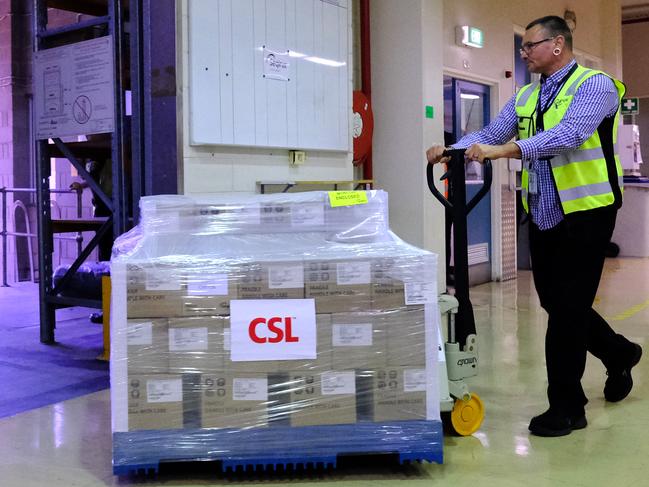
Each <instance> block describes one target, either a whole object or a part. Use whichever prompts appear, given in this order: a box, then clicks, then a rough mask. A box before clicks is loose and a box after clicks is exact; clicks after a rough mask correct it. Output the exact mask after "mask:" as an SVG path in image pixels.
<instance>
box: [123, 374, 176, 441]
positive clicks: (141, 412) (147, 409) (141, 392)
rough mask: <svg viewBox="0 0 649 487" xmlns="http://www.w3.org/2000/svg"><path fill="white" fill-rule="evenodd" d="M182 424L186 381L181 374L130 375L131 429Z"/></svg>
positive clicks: (154, 428)
mask: <svg viewBox="0 0 649 487" xmlns="http://www.w3.org/2000/svg"><path fill="white" fill-rule="evenodd" d="M182 427H183V381H182V377H181V376H180V375H171V374H158V375H155V374H152V375H132V376H129V377H128V429H129V431H136V430H156V429H164V430H167V429H178V428H182Z"/></svg>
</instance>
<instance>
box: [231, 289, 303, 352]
mask: <svg viewBox="0 0 649 487" xmlns="http://www.w3.org/2000/svg"><path fill="white" fill-rule="evenodd" d="M230 326H231V333H232V338H231V339H232V344H231V350H230V353H231V359H232V360H233V361H235V362H247V361H257V360H304V359H315V358H316V319H315V301H314V300H313V299H235V300H232V301H231V302H230Z"/></svg>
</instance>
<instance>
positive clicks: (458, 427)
mask: <svg viewBox="0 0 649 487" xmlns="http://www.w3.org/2000/svg"><path fill="white" fill-rule="evenodd" d="M483 419H484V404H483V403H482V399H480V396H478V395H477V394H473V393H472V394H471V399H469V400H468V401H464V400H462V399H457V400H456V401H455V405H454V406H453V411H451V424H452V425H453V428H454V429H455V431H456V432H457V434H459V435H462V436H469V435H472V434H473V433H475V432H476V431H478V428H480V425H481V424H482V420H483Z"/></svg>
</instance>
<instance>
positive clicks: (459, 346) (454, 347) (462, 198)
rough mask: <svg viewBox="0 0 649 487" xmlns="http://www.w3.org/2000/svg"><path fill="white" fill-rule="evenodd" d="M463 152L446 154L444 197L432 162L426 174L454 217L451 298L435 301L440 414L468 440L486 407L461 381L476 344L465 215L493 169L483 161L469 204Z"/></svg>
mask: <svg viewBox="0 0 649 487" xmlns="http://www.w3.org/2000/svg"><path fill="white" fill-rule="evenodd" d="M464 152H465V150H464V149H452V150H447V151H445V152H444V155H445V156H450V158H451V160H450V161H449V163H448V170H447V172H446V173H445V174H444V175H443V176H442V178H441V179H442V180H444V179H446V180H448V198H446V197H445V196H444V195H442V193H440V192H439V191H438V190H437V188H436V187H435V179H434V176H433V166H432V165H430V164H429V165H428V167H427V169H426V176H427V179H428V187H429V189H430V191H431V192H432V193H433V196H435V198H437V199H438V200H439V201H440V202H441V203H442V204H443V205H444V206H445V207H446V208H447V209H448V210H449V214H450V215H451V217H452V219H453V259H454V267H455V273H454V274H455V294H454V295H453V296H451V295H441V296H440V297H439V308H440V313H441V315H442V316H446V317H447V320H448V323H447V339H446V341H445V342H444V340H441V339H440V343H444V350H443V351H442V350H441V349H440V350H439V362H440V365H441V366H440V367H439V374H440V377H439V379H440V384H441V385H440V399H441V411H442V412H443V413H449V412H450V419H451V424H452V426H453V429H454V430H455V431H456V432H457V433H458V434H460V435H462V436H468V435H471V434H473V433H475V432H476V431H477V430H478V428H480V425H481V424H482V420H483V419H484V405H483V403H482V400H481V399H480V397H479V396H478V395H477V394H475V393H471V392H469V388H468V385H467V384H466V382H465V381H464V379H467V378H469V377H474V376H476V375H477V374H478V342H477V335H476V328H475V319H474V316H473V306H472V305H471V300H470V299H469V258H468V253H467V250H468V238H467V216H468V215H469V213H470V212H471V210H473V208H475V207H476V205H477V204H478V203H479V202H480V200H481V199H482V198H483V197H484V196H485V195H486V194H487V193H488V192H489V188H490V186H491V177H492V168H491V161H490V160H488V159H485V161H484V180H483V185H482V187H481V188H480V190H479V191H478V193H477V194H476V195H475V196H474V197H473V198H472V199H471V201H469V202H468V203H467V202H466V182H465V179H464V177H465V176H464V174H465V172H464V164H465V160H464ZM440 338H441V337H440ZM442 362H443V363H442Z"/></svg>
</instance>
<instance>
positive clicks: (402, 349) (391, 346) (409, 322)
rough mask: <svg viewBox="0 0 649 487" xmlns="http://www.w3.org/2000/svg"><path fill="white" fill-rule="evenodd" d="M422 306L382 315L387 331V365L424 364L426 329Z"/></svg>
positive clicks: (409, 307)
mask: <svg viewBox="0 0 649 487" xmlns="http://www.w3.org/2000/svg"><path fill="white" fill-rule="evenodd" d="M424 317H425V315H424V307H423V306H408V307H407V308H405V309H399V310H393V311H388V312H385V313H383V319H384V321H385V327H386V329H387V331H388V345H387V350H388V357H387V363H388V365H391V366H392V365H417V364H421V363H425V362H426V348H425V345H426V328H425V322H424Z"/></svg>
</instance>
